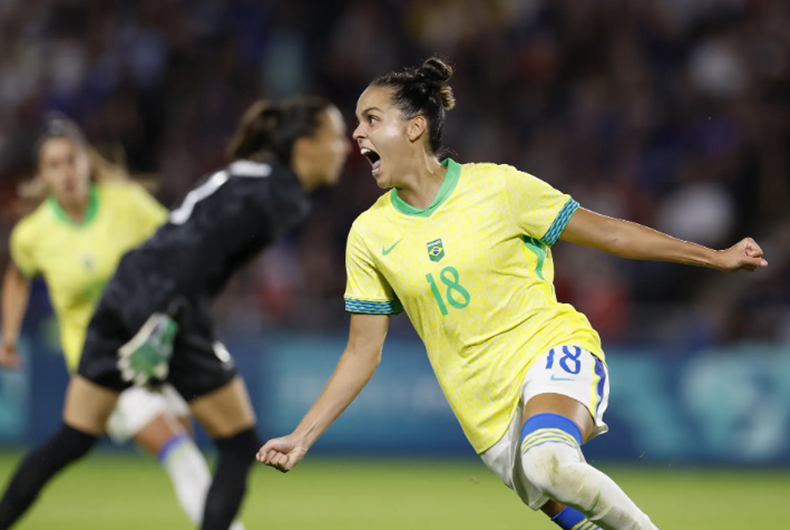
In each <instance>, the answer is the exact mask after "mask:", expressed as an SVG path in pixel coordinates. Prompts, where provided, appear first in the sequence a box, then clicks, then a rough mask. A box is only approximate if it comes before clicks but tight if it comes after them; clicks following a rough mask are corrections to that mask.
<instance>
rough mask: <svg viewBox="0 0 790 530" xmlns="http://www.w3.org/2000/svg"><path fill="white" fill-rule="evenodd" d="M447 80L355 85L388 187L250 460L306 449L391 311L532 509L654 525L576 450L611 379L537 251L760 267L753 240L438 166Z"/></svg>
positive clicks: (338, 404) (378, 346) (354, 381)
mask: <svg viewBox="0 0 790 530" xmlns="http://www.w3.org/2000/svg"><path fill="white" fill-rule="evenodd" d="M451 75H452V70H451V68H450V67H449V66H447V65H446V64H445V63H444V62H442V61H441V60H439V59H436V58H431V59H428V60H427V61H425V63H424V64H423V65H422V66H421V67H419V68H416V69H410V70H407V71H405V72H402V73H390V74H387V75H384V76H382V77H379V78H378V79H376V80H375V81H373V83H371V85H370V86H368V87H367V89H366V90H365V91H364V92H363V93H362V95H361V96H360V98H359V100H358V102H357V119H358V120H359V125H358V127H357V128H356V130H355V131H354V139H355V140H356V141H357V143H358V145H359V148H360V150H361V152H362V154H363V155H365V156H366V157H367V158H368V159H369V160H370V162H371V163H372V166H373V178H374V179H375V180H376V182H377V183H378V185H379V186H380V187H382V188H387V189H390V191H389V192H388V193H386V194H384V195H383V196H381V197H380V198H379V200H378V201H376V203H375V204H374V205H373V206H372V207H371V208H370V209H369V210H367V211H366V212H364V213H362V215H360V216H359V217H358V218H357V220H356V221H355V222H354V224H353V226H352V227H351V232H350V233H349V236H348V247H347V252H346V268H347V272H348V282H347V287H346V293H345V304H346V310H347V311H349V312H351V313H352V315H351V324H350V333H349V339H348V346H347V347H346V349H345V351H344V352H343V355H342V357H341V358H340V362H339V363H338V366H337V368H336V370H335V372H334V374H333V375H332V378H331V379H330V381H329V383H327V386H326V388H325V389H324V391H323V393H322V394H321V395H320V397H319V398H318V400H317V401H316V402H315V403H314V405H313V406H312V408H311V409H310V410H309V411H308V412H307V414H306V415H305V417H304V418H303V419H302V421H301V422H300V423H299V425H298V426H297V427H296V429H295V430H294V432H293V433H291V434H289V435H287V436H285V437H282V438H276V439H273V440H270V441H268V442H267V443H266V444H265V445H264V446H263V447H262V448H261V449H260V451H259V453H258V460H259V461H261V462H263V463H265V464H268V465H271V466H274V467H276V468H278V469H280V470H282V471H288V470H290V469H292V468H293V467H294V466H295V465H296V464H297V463H298V462H299V461H300V460H301V459H302V458H303V457H304V455H305V453H306V452H307V451H308V449H309V448H310V447H311V446H312V445H313V443H315V441H316V439H317V438H318V437H319V436H320V435H321V434H322V433H323V432H324V431H325V430H326V429H327V428H328V427H329V426H330V425H331V424H332V422H333V421H334V420H335V419H336V418H337V417H338V416H339V415H340V413H341V412H342V411H343V410H344V409H345V408H346V407H347V406H348V405H349V403H351V402H352V400H353V399H354V398H355V397H356V396H357V394H358V393H359V392H360V390H361V389H362V388H363V387H364V386H365V384H366V383H367V382H368V380H369V379H370V377H371V376H372V375H373V372H374V370H375V369H376V366H377V365H378V363H379V359H380V356H381V350H382V346H383V344H384V338H385V336H386V333H387V328H388V326H389V320H390V317H391V315H394V314H397V313H400V312H401V311H404V310H405V312H406V314H407V315H408V317H409V319H410V320H411V322H412V323H413V324H414V327H415V329H416V330H417V332H418V334H419V335H420V337H421V339H422V341H423V342H424V344H425V348H426V350H427V352H428V357H429V359H430V362H431V365H432V366H433V369H434V372H435V373H436V376H437V378H438V380H439V383H440V385H441V387H442V389H443V390H444V394H445V396H446V397H447V400H448V401H449V403H450V406H451V407H452V409H453V411H454V412H455V415H456V417H457V418H458V420H459V422H460V423H461V426H462V427H463V430H464V432H465V434H466V436H467V438H468V439H469V442H470V443H471V444H472V446H473V447H474V449H475V451H477V453H478V454H479V455H480V457H481V458H482V459H483V461H484V462H485V463H486V465H487V466H488V467H489V468H491V469H492V470H493V471H494V472H495V473H496V474H497V475H498V476H499V477H500V478H501V479H502V481H503V482H504V483H505V484H506V485H507V486H509V487H510V488H512V489H513V490H514V491H515V492H516V493H517V494H518V495H519V496H520V497H521V499H522V500H523V501H524V502H525V503H526V504H527V505H528V506H529V507H530V508H532V509H534V510H542V511H543V512H544V513H546V514H547V515H549V516H550V517H551V518H552V520H553V521H554V522H555V523H556V524H557V525H559V526H560V527H562V528H565V529H573V530H592V529H596V528H606V529H616V530H625V529H654V528H656V527H655V525H654V524H653V523H652V522H651V521H650V519H649V518H648V516H647V515H645V514H644V513H643V512H642V511H641V510H640V509H639V508H638V507H637V506H636V505H635V504H634V503H633V502H632V501H631V499H629V498H628V497H627V496H626V494H625V493H624V492H623V491H622V490H621V489H620V488H619V487H618V486H617V485H616V484H615V483H614V482H613V481H612V480H611V479H610V478H609V477H607V476H606V475H604V474H603V473H601V472H600V471H598V470H597V469H595V468H593V467H592V466H590V465H589V464H587V463H586V462H585V460H584V456H583V455H582V451H581V445H582V444H583V443H584V442H586V441H588V440H589V439H591V438H593V437H595V436H597V435H599V434H602V433H603V432H605V431H606V430H607V427H606V424H605V423H604V421H603V414H604V411H605V409H606V405H607V400H608V397H609V378H608V375H607V374H608V372H607V368H606V362H605V358H604V352H603V349H602V348H601V343H600V339H599V337H598V334H597V333H596V332H595V330H593V329H592V327H591V326H590V323H589V322H588V320H587V318H585V316H584V315H582V314H581V313H579V312H578V311H576V310H575V309H574V308H573V307H571V306H570V305H568V304H561V303H559V302H558V301H557V299H556V297H555V294H554V288H553V285H552V281H553V276H554V264H553V261H552V256H551V250H550V248H551V247H552V245H554V243H556V242H557V241H558V240H559V239H564V240H566V241H570V242H573V243H580V244H583V245H587V246H590V247H593V248H596V249H600V250H604V251H607V252H611V253H613V254H615V255H618V256H622V257H626V258H633V259H649V260H661V261H674V262H678V263H686V264H691V265H698V266H704V267H711V268H715V269H719V270H725V271H735V270H754V269H757V268H759V267H764V266H766V265H767V263H766V262H765V260H764V259H763V258H762V251H761V250H760V247H759V246H757V244H756V243H755V242H754V241H752V240H751V239H748V238H747V239H744V240H743V241H741V242H740V243H738V244H737V245H735V246H733V247H732V248H729V249H727V250H723V251H715V250H711V249H709V248H705V247H702V246H699V245H695V244H693V243H687V242H684V241H679V240H677V239H673V238H671V237H669V236H666V235H664V234H661V233H659V232H656V231H654V230H651V229H649V228H646V227H644V226H640V225H637V224H634V223H629V222H626V221H622V220H619V219H612V218H609V217H605V216H602V215H598V214H596V213H593V212H591V211H588V210H585V209H583V208H580V207H579V204H578V203H577V202H576V201H575V200H573V199H572V198H571V197H569V196H568V195H566V194H563V193H561V192H559V191H557V190H556V189H554V188H552V187H551V186H550V185H549V184H547V183H545V182H543V181H541V180H539V179H538V178H536V177H534V176H532V175H529V174H527V173H523V172H521V171H518V170H516V169H515V168H513V167H510V166H505V165H497V164H491V163H470V164H459V163H457V162H455V161H454V160H452V159H445V160H444V161H440V160H439V158H438V155H439V153H440V151H441V138H442V129H443V127H444V118H445V112H446V111H448V110H450V109H451V108H453V106H454V104H455V100H454V98H453V94H452V90H451V88H450V86H449V85H448V80H449V79H450V77H451Z"/></svg>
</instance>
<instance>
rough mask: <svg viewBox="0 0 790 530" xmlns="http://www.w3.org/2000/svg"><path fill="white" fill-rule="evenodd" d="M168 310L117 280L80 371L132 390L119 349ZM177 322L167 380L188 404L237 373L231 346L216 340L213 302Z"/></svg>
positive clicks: (92, 328)
mask: <svg viewBox="0 0 790 530" xmlns="http://www.w3.org/2000/svg"><path fill="white" fill-rule="evenodd" d="M163 306H167V300H159V301H157V300H146V299H141V298H140V294H139V292H138V293H135V292H133V291H132V292H129V291H128V290H127V289H124V288H123V286H122V285H119V283H118V281H117V278H115V279H113V280H111V281H110V284H109V285H107V288H106V289H105V291H104V294H103V295H102V298H101V300H100V302H99V304H98V306H97V307H96V311H95V312H94V314H93V318H92V319H91V321H90V324H89V325H88V330H87V335H86V337H85V346H84V347H83V350H82V357H81V358H80V365H79V369H78V370H77V373H78V374H79V375H81V376H82V377H84V378H85V379H87V380H89V381H92V382H93V383H96V384H98V385H101V386H103V387H106V388H110V389H112V390H115V391H118V392H121V391H123V390H125V389H127V388H129V387H130V386H132V383H130V382H129V381H124V380H123V379H122V378H121V372H120V370H119V369H118V366H117V363H118V349H119V348H120V347H121V346H123V345H124V344H126V343H127V342H128V341H129V340H131V338H132V337H134V335H135V334H136V333H137V332H138V331H139V330H140V328H141V327H142V325H143V324H144V323H145V321H146V320H147V319H148V318H149V317H150V316H151V314H153V313H154V312H157V311H162V310H163ZM175 318H176V321H177V322H178V326H179V327H178V333H177V335H176V339H175V342H174V344H173V355H172V357H171V359H170V363H169V371H168V376H167V379H166V381H167V382H168V383H170V384H171V385H173V386H174V387H175V389H176V390H177V391H178V392H179V393H180V394H181V395H182V396H183V397H184V399H185V400H187V401H190V400H193V399H195V398H198V397H200V396H202V395H204V394H207V393H209V392H212V391H214V390H216V389H218V388H220V387H222V386H224V385H225V384H227V383H228V382H230V380H231V379H233V378H234V377H235V376H236V369H235V366H234V363H233V360H232V359H231V357H230V355H229V354H228V352H227V350H226V349H225V347H224V346H223V345H222V344H221V343H220V342H219V341H218V340H217V339H216V338H215V334H214V322H213V318H212V316H211V301H210V300H209V299H204V300H201V301H199V302H197V303H189V304H186V305H184V306H183V307H182V308H181V309H179V311H178V314H177V316H175Z"/></svg>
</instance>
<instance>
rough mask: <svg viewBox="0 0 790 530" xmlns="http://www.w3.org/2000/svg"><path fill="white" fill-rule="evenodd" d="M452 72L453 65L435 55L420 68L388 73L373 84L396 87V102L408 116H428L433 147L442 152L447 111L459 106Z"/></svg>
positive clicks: (429, 137) (394, 96) (429, 140)
mask: <svg viewBox="0 0 790 530" xmlns="http://www.w3.org/2000/svg"><path fill="white" fill-rule="evenodd" d="M452 76H453V69H452V67H451V66H450V65H448V64H447V63H445V62H444V61H442V60H441V59H438V58H436V57H431V58H430V59H428V60H426V61H425V62H424V63H422V66H420V67H419V68H409V69H407V70H405V71H403V72H391V73H389V74H384V75H382V76H380V77H378V78H376V79H375V80H374V81H373V82H372V83H371V86H381V87H389V88H392V89H394V94H393V96H392V100H393V103H394V104H395V106H396V107H398V109H400V111H401V112H402V113H403V115H404V116H406V117H407V118H413V117H414V116H419V115H423V116H425V119H426V121H427V122H428V142H429V144H430V147H431V151H432V152H433V153H434V154H438V153H439V151H441V148H442V132H443V131H444V118H445V112H446V111H448V110H450V109H452V108H453V107H454V106H455V97H454V96H453V89H452V88H450V85H449V84H448V83H447V82H448V81H449V80H450V78H451V77H452Z"/></svg>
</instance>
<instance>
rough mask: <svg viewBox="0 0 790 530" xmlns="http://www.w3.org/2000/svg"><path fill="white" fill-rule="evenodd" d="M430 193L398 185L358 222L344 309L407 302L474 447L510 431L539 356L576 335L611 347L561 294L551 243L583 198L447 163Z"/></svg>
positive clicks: (376, 310)
mask: <svg viewBox="0 0 790 530" xmlns="http://www.w3.org/2000/svg"><path fill="white" fill-rule="evenodd" d="M443 164H444V165H446V166H447V173H446V176H445V178H444V181H443V183H442V186H441V188H440V189H439V192H438V194H437V196H436V199H435V200H434V201H433V204H431V206H429V207H428V208H426V209H424V210H420V209H417V208H414V207H412V206H410V205H409V204H407V203H406V202H404V201H403V200H402V199H400V197H398V195H397V192H396V190H391V191H390V192H389V193H386V194H384V195H383V196H382V197H380V198H379V200H378V201H377V202H376V203H375V204H374V205H373V206H372V207H371V208H370V209H369V210H367V211H366V212H364V213H362V215H360V216H359V217H358V218H357V220H356V221H355V222H354V224H353V226H352V227H351V232H350V233H349V236H348V246H347V250H346V269H347V274H348V283H347V286H346V293H345V304H346V310H347V311H350V312H352V313H370V314H396V313H399V312H401V310H403V309H405V311H406V313H407V314H408V316H409V318H410V319H411V321H412V323H413V324H414V327H415V329H416V330H417V333H418V334H419V335H420V337H421V338H422V340H423V342H424V343H425V348H426V350H427V352H428V357H429V359H430V362H431V365H432V366H433V369H434V371H435V373H436V377H437V378H438V380H439V384H440V385H441V387H442V390H443V391H444V394H445V396H446V397H447V400H448V401H449V403H450V406H451V407H452V409H453V411H454V412H455V415H456V416H457V418H458V420H459V422H460V423H461V426H462V427H463V429H464V432H465V433H466V436H467V438H469V441H470V442H471V443H472V446H473V447H474V448H475V450H476V451H477V452H478V453H482V452H483V451H485V450H486V449H488V448H489V447H491V446H492V445H494V444H495V443H496V442H497V441H498V440H499V439H500V438H501V437H502V435H503V434H504V433H505V432H506V430H507V428H508V425H509V424H510V421H511V420H512V418H513V414H514V413H515V411H516V407H517V405H518V399H519V390H520V387H521V384H522V382H523V380H524V377H525V376H526V372H527V369H528V368H529V367H530V365H531V364H532V362H533V361H534V359H535V358H536V357H537V356H538V355H540V354H541V353H544V352H546V351H547V350H549V349H550V348H552V347H553V346H558V345H576V346H580V347H582V348H584V349H587V350H589V351H591V352H593V353H595V354H596V355H598V356H600V357H601V358H603V352H602V350H601V343H600V338H599V337H598V334H597V333H596V332H595V330H593V329H592V327H591V326H590V323H589V321H588V320H587V318H586V317H585V316H584V315H582V314H581V313H579V312H577V311H576V310H575V309H574V308H573V307H572V306H570V305H568V304H561V303H559V302H557V298H556V296H555V294H554V286H553V281H554V264H553V261H552V257H551V251H550V247H551V246H552V245H553V244H554V243H555V242H556V241H557V239H558V238H559V236H560V234H561V233H562V231H563V229H564V228H565V224H566V223H567V222H568V219H570V217H571V215H573V213H574V212H575V211H576V209H577V208H578V207H579V204H578V203H577V202H576V201H574V200H573V199H571V198H570V196H568V195H565V194H562V193H560V192H558V191H557V190H555V189H554V188H552V187H551V186H550V185H548V184H546V183H545V182H543V181H541V180H539V179H537V178H535V177H533V176H532V175H529V174H526V173H522V172H520V171H517V170H516V169H515V168H513V167H511V166H504V165H496V164H465V165H463V166H461V165H459V164H457V163H456V162H454V161H453V160H446V161H444V162H443Z"/></svg>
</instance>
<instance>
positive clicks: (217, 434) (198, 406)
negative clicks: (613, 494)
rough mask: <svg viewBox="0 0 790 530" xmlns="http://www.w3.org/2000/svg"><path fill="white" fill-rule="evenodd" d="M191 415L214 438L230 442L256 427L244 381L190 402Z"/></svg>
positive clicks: (234, 380)
mask: <svg viewBox="0 0 790 530" xmlns="http://www.w3.org/2000/svg"><path fill="white" fill-rule="evenodd" d="M189 407H190V408H191V409H192V414H193V415H194V416H195V418H197V420H198V421H199V422H200V424H201V425H202V426H203V428H204V429H206V432H208V433H209V435H211V436H212V437H213V438H227V437H228V436H233V435H234V434H236V433H239V432H241V431H243V430H246V429H249V428H251V427H254V426H255V412H254V410H253V408H252V403H251V402H250V396H249V393H248V392H247V387H246V385H245V384H244V380H242V378H241V377H238V376H236V377H234V378H233V379H232V380H231V381H230V382H228V383H227V384H225V385H224V386H222V387H220V388H218V389H216V390H214V391H213V392H209V393H208V394H205V395H202V396H200V397H198V398H196V399H193V400H192V401H190V402H189Z"/></svg>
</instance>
